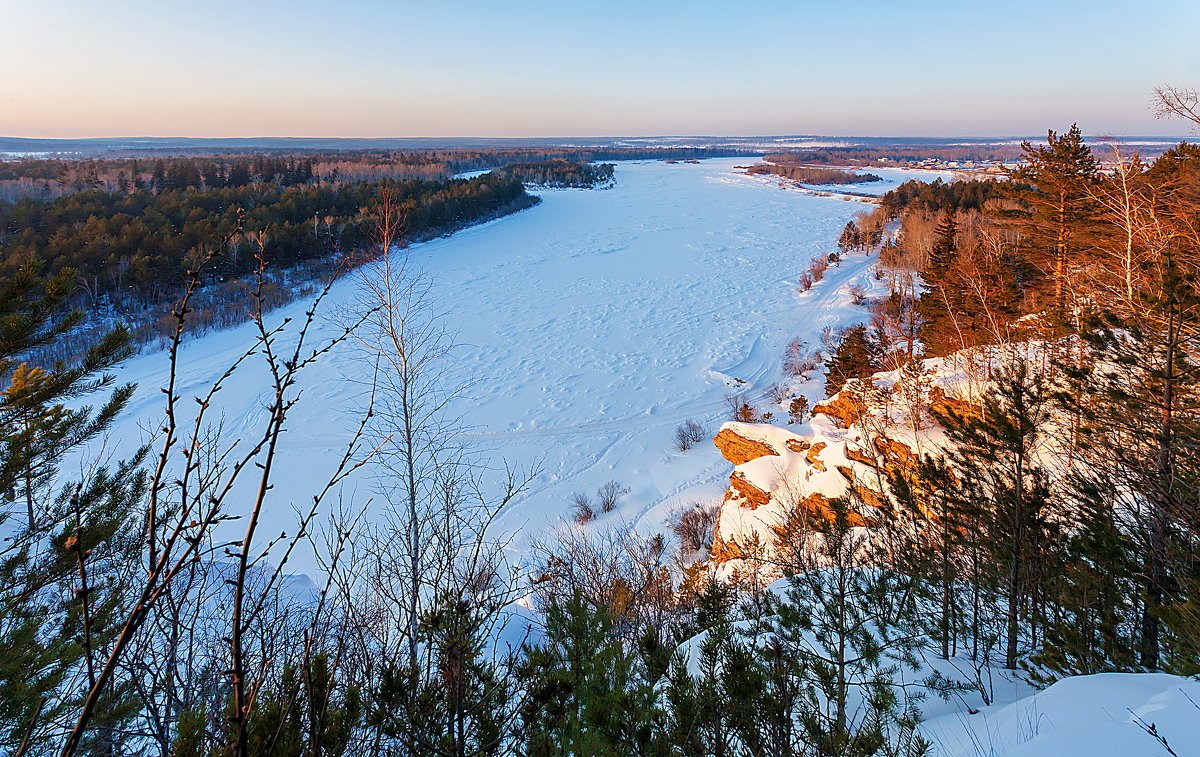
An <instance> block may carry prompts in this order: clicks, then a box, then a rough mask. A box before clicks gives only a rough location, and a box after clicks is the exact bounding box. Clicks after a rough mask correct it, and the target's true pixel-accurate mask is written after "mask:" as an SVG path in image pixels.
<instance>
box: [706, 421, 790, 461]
mask: <svg viewBox="0 0 1200 757" xmlns="http://www.w3.org/2000/svg"><path fill="white" fill-rule="evenodd" d="M745 425H749V424H737V426H738V427H741V426H745ZM713 444H715V445H717V449H718V450H720V451H721V456H722V457H724V458H725V459H726V460H728V461H729V462H731V463H733V464H734V465H742V464H743V463H748V462H750V461H751V460H757V459H758V458H760V457H765V456H767V455H778V454H779V453H778V452H776V451H775V449H774V448H773V447H771V445H769V444H767V443H766V442H764V441H760V440H758V439H753V438H748V437H745V436H742V435H741V434H739V433H738V431H737V430H736V428H735V427H733V424H726V425H725V426H723V427H721V430H720V431H718V432H717V435H716V436H715V437H714V438H713Z"/></svg>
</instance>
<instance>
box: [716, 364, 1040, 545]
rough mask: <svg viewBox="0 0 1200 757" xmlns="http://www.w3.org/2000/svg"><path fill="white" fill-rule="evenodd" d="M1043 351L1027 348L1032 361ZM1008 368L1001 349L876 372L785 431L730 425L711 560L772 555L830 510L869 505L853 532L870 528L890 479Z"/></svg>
mask: <svg viewBox="0 0 1200 757" xmlns="http://www.w3.org/2000/svg"><path fill="white" fill-rule="evenodd" d="M1038 349H1040V347H1039V345H1034V344H1031V345H1028V346H1025V347H1022V351H1023V352H1024V353H1025V354H1026V357H1027V359H1028V358H1030V357H1032V356H1034V353H1035V352H1036V351H1037V350H1038ZM1004 359H1006V357H1005V356H1004V355H1001V354H998V353H997V352H996V350H995V349H993V348H984V349H975V350H970V351H963V352H960V353H955V354H952V355H949V356H946V357H944V358H931V359H928V360H925V361H922V363H921V364H920V369H919V370H909V371H902V370H895V371H884V372H880V373H876V374H874V375H873V376H871V377H870V378H868V379H853V380H851V381H848V382H846V384H845V386H844V387H843V388H842V390H841V391H840V392H838V393H837V394H835V395H833V396H832V397H830V398H829V399H827V400H825V401H823V402H820V403H817V404H816V405H814V406H813V410H812V417H811V419H810V420H809V421H808V422H807V423H804V424H802V425H792V426H790V427H789V428H783V427H781V426H776V425H772V424H768V423H726V424H725V425H724V426H722V427H721V430H720V431H719V432H718V433H717V435H716V437H715V438H714V439H713V443H714V444H715V445H716V447H717V449H718V450H719V451H720V452H721V454H722V456H723V457H724V458H725V459H726V460H728V461H729V462H730V463H733V465H734V469H733V472H732V473H731V475H730V478H729V488H728V490H727V491H726V493H725V498H724V501H723V503H722V506H721V509H720V512H719V514H718V521H717V526H716V529H715V532H714V536H713V546H712V549H711V551H710V560H711V561H712V562H714V563H716V564H718V565H723V564H725V563H728V562H730V561H736V560H742V559H746V558H747V557H750V556H751V555H750V552H751V551H757V550H760V549H761V550H762V553H761V554H759V555H758V556H759V557H762V558H767V557H769V556H770V551H771V549H772V544H773V542H774V541H775V538H776V536H777V535H778V534H779V529H780V528H781V526H782V524H783V523H784V522H785V520H786V518H787V516H788V514H789V513H792V512H794V511H795V510H796V509H801V510H806V511H807V512H808V513H809V514H810V515H812V516H815V517H829V515H830V510H829V501H830V500H832V499H835V498H838V497H845V496H846V495H847V494H853V495H855V496H854V497H853V500H854V501H856V502H859V503H861V507H860V510H861V512H859V513H856V514H852V525H855V526H866V525H869V523H870V519H871V517H872V514H873V512H874V511H876V510H877V509H878V508H881V507H884V505H885V499H884V496H883V495H884V494H885V493H886V491H887V480H888V478H889V476H891V475H896V474H899V475H904V474H905V473H906V472H910V471H913V470H915V469H916V466H917V464H918V463H919V461H920V458H921V455H922V454H925V453H928V452H930V451H932V450H933V449H934V448H935V447H936V446H938V445H939V444H940V443H941V442H942V440H943V438H944V430H943V429H942V428H941V427H940V426H939V425H938V424H937V422H936V421H935V418H937V417H940V416H943V415H945V414H947V413H949V412H951V411H953V412H954V413H956V414H958V415H960V416H963V415H970V414H971V413H973V412H975V407H976V401H977V399H978V397H979V394H980V392H981V391H982V390H983V389H984V388H985V387H986V386H987V384H988V380H987V378H986V377H987V375H988V374H989V371H990V369H991V368H993V367H995V366H996V365H998V364H999V363H1000V362H1001V361H1002V360H1004Z"/></svg>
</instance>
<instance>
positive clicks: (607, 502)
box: [596, 481, 629, 513]
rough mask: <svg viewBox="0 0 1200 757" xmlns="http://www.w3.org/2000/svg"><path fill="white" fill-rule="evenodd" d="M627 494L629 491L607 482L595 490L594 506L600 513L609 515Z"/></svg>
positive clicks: (614, 482)
mask: <svg viewBox="0 0 1200 757" xmlns="http://www.w3.org/2000/svg"><path fill="white" fill-rule="evenodd" d="M628 493H629V490H628V489H626V488H624V487H622V486H621V485H620V484H618V483H617V482H616V481H609V482H608V483H606V484H603V485H602V486H601V487H600V488H599V489H597V490H596V504H597V505H599V507H600V512H602V513H611V512H612V511H613V510H615V509H616V507H617V503H618V502H620V501H621V497H624V496H625V495H626V494H628Z"/></svg>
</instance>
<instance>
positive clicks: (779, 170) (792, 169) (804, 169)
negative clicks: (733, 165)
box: [746, 163, 880, 184]
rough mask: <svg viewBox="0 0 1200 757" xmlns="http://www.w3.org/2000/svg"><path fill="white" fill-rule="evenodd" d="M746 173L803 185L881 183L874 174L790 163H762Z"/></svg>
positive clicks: (751, 167) (750, 168)
mask: <svg viewBox="0 0 1200 757" xmlns="http://www.w3.org/2000/svg"><path fill="white" fill-rule="evenodd" d="M746 173H748V174H771V175H773V176H782V177H783V178H785V179H791V180H793V181H798V182H800V183H801V184H865V183H867V182H871V181H880V177H878V176H876V175H875V174H872V173H854V172H852V171H841V170H838V169H836V168H812V167H810V166H798V165H795V164H789V163H761V164H759V165H755V166H750V167H749V168H748V169H746Z"/></svg>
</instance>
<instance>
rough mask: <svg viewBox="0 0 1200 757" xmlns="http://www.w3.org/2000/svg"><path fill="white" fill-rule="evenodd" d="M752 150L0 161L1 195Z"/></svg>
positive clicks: (399, 174) (342, 179)
mask: <svg viewBox="0 0 1200 757" xmlns="http://www.w3.org/2000/svg"><path fill="white" fill-rule="evenodd" d="M750 154H752V153H748V152H746V151H743V150H732V149H725V148H712V149H707V148H669V149H666V148H578V149H576V148H536V149H527V148H522V149H517V150H482V149H463V150H417V151H404V152H401V151H393V150H352V151H343V152H332V153H291V154H279V155H273V154H254V155H240V154H239V155H209V156H200V157H161V158H141V157H133V158H119V159H108V160H99V159H85V160H17V161H8V162H4V161H0V202H4V201H9V202H13V201H16V200H20V199H26V198H31V199H45V198H52V197H61V196H63V195H66V194H71V193H73V192H83V191H88V190H94V189H99V190H104V191H106V192H119V193H121V194H128V193H131V192H137V191H142V190H150V191H161V190H164V189H192V188H205V189H222V188H225V187H240V186H246V185H249V184H259V183H273V184H281V185H284V186H290V185H293V184H312V183H317V184H340V183H346V182H358V181H381V180H383V179H398V180H403V179H426V180H435V179H449V178H451V177H453V176H454V175H455V174H459V173H464V172H467V171H479V170H483V169H490V168H500V167H502V166H505V165H508V164H511V163H544V162H546V161H555V160H559V161H568V162H572V163H594V162H599V161H613V160H657V159H675V160H695V159H700V158H718V157H738V156H743V155H750Z"/></svg>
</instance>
